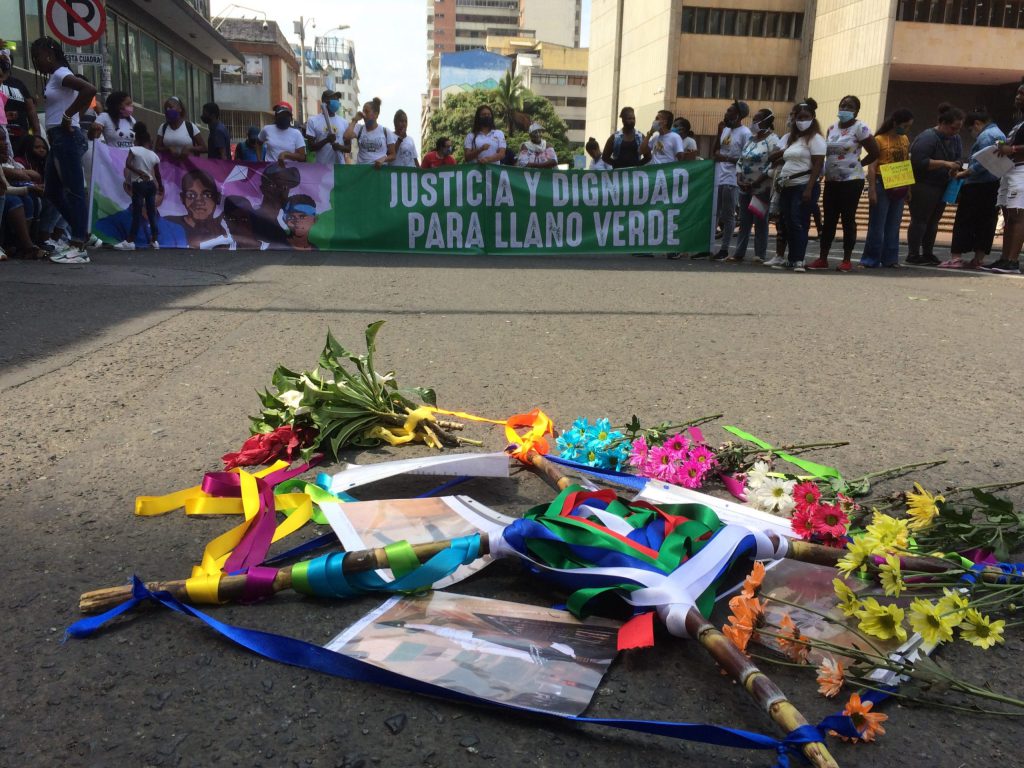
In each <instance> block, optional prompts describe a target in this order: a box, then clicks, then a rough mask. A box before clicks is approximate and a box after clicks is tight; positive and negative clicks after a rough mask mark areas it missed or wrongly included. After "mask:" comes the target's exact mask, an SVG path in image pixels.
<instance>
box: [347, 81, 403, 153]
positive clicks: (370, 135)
mask: <svg viewBox="0 0 1024 768" xmlns="http://www.w3.org/2000/svg"><path fill="white" fill-rule="evenodd" d="M380 105H381V100H380V99H378V98H376V97H374V98H373V100H372V101H368V102H366V103H365V104H363V111H362V112H356V116H355V117H354V118H353V119H352V122H351V123H349V124H348V128H347V129H345V141H346V142H351V141H355V143H356V146H357V147H359V152H358V153H357V155H356V164H357V165H372V166H373V167H374V168H376V169H378V170H380V169H381V168H382V167H383V166H385V165H387V164H388V163H390V162H392V161H393V160H394V159H395V134H393V133H392V132H391V131H389V130H388V129H387V128H385V127H384V126H383V125H381V124H380V122H379V120H380ZM359 123H362V125H359Z"/></svg>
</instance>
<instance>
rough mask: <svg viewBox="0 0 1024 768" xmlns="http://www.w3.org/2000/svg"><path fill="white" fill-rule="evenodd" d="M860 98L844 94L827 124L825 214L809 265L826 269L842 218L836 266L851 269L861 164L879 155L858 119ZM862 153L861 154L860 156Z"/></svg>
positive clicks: (862, 172)
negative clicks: (840, 249) (840, 255)
mask: <svg viewBox="0 0 1024 768" xmlns="http://www.w3.org/2000/svg"><path fill="white" fill-rule="evenodd" d="M858 112H860V99H858V98H857V97H856V96H844V97H843V98H842V101H840V102H839V115H838V117H839V120H838V122H835V123H832V125H830V126H829V129H828V133H827V134H826V137H825V143H826V144H827V146H828V151H827V152H826V155H825V191H824V193H823V194H822V201H821V207H822V213H823V216H824V219H823V222H822V227H821V237H820V242H819V245H820V246H821V253H820V254H819V255H818V258H817V259H815V260H814V261H812V262H811V263H810V264H808V265H807V268H808V269H828V252H829V250H830V249H831V248H832V242H833V241H834V240H835V239H836V227H837V226H838V224H839V219H840V218H842V220H843V260H842V262H840V264H839V266H838V267H837V269H838V270H839V271H840V272H849V271H851V270H852V269H853V263H852V262H851V260H850V259H851V258H852V257H853V249H854V246H856V245H857V206H858V205H860V198H861V194H863V192H864V168H865V167H866V166H869V165H871V163H873V162H875V160H876V159H877V158H878V142H876V141H875V137H874V136H873V135H872V134H871V129H870V128H868V127H867V125H865V124H864V123H862V122H861V121H860V120H858V119H857V113H858ZM861 153H866V154H864V157H863V158H862V157H861Z"/></svg>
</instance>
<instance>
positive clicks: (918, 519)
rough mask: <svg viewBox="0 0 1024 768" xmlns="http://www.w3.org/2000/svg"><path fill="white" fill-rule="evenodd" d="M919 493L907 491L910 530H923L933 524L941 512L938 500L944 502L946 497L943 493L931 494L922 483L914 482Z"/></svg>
mask: <svg viewBox="0 0 1024 768" xmlns="http://www.w3.org/2000/svg"><path fill="white" fill-rule="evenodd" d="M914 488H915V489H916V490H917V493H914V492H913V491H907V515H908V516H909V517H910V523H909V525H910V530H912V531H921V530H924V529H925V528H927V527H929V526H930V525H931V524H932V520H934V519H935V516H936V515H937V514H939V506H938V502H943V501H945V500H946V497H945V496H943V495H942V494H941V493H936V494H934V495H933V494H930V493H928V491H926V490H925V489H924V488H922V487H921V484H920V483H914Z"/></svg>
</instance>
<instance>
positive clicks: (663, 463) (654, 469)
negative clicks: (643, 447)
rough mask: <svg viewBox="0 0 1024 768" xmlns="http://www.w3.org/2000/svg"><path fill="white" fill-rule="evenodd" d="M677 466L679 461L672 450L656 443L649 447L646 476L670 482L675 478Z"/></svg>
mask: <svg viewBox="0 0 1024 768" xmlns="http://www.w3.org/2000/svg"><path fill="white" fill-rule="evenodd" d="M679 466H680V461H679V459H678V458H676V454H675V453H674V452H673V451H671V450H669V449H668V448H667V447H665V446H663V445H657V446H655V447H653V448H651V452H650V457H649V459H648V462H647V469H646V472H645V474H647V475H648V477H656V478H657V479H659V480H664V481H665V482H666V483H671V482H673V481H674V480H675V476H676V471H677V470H678V469H679Z"/></svg>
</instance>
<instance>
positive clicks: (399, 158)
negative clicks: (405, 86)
mask: <svg viewBox="0 0 1024 768" xmlns="http://www.w3.org/2000/svg"><path fill="white" fill-rule="evenodd" d="M408 128H409V116H408V115H406V114H405V110H404V109H400V110H398V111H397V112H395V159H394V160H392V161H391V167H392V168H419V167H420V157H419V153H418V152H417V151H416V142H415V141H413V140H412V139H411V138H409V136H407V135H406V133H405V132H406V130H408Z"/></svg>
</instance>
